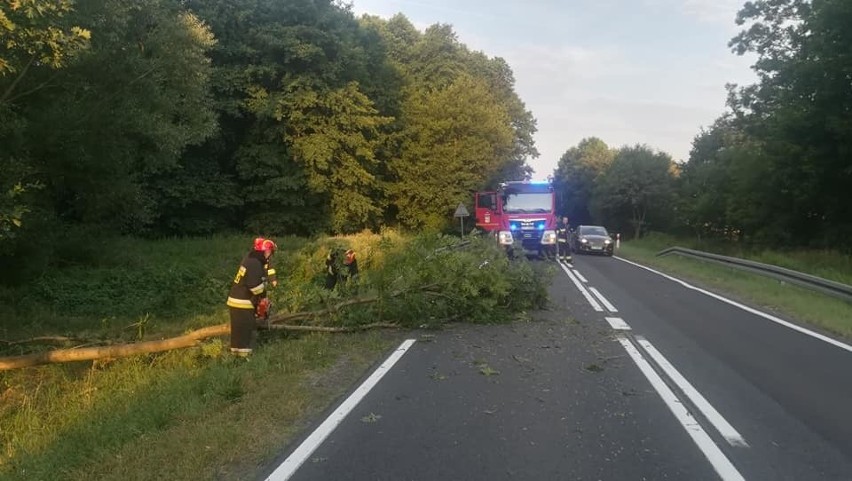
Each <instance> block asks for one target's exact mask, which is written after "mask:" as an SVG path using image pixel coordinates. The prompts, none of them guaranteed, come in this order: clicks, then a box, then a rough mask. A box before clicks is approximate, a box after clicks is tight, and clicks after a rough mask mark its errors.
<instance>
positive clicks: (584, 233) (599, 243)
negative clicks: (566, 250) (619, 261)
mask: <svg viewBox="0 0 852 481" xmlns="http://www.w3.org/2000/svg"><path fill="white" fill-rule="evenodd" d="M572 240H573V242H572V245H573V246H572V247H573V249H574V252H584V253H585V252H590V253H596V254H597V253H600V254H605V255H608V256H611V255H612V249H613V241H612V237H610V236H609V233H608V232H607V231H606V229H604V228H603V227H601V226H599V225H581V226H578V227H577V228H576V229H575V230H574V238H573V239H572Z"/></svg>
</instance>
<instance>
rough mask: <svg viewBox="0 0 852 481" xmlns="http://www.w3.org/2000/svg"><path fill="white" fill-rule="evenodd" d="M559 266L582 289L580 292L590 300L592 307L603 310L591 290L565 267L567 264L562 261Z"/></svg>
mask: <svg viewBox="0 0 852 481" xmlns="http://www.w3.org/2000/svg"><path fill="white" fill-rule="evenodd" d="M559 267H561V268H562V270H563V271H565V273H566V274H568V277H569V278H570V279H571V282H573V283H574V285H575V286H577V289H578V290H579V291H580V293H581V294H583V296H584V297H585V298H586V300H587V301H589V304H591V305H592V309H594V310H595V311H597V312H603V307H601V305H600V304H598V301H596V300H595V298H594V297H592V295H591V294H589V291H587V290H586V288H585V287H583V284H581V283H580V281H579V280H577V278H576V277H574V274H572V273H571V270H570V269H568V268H567V267H565V264H563V263H561V262H559Z"/></svg>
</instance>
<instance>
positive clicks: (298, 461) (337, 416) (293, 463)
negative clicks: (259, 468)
mask: <svg viewBox="0 0 852 481" xmlns="http://www.w3.org/2000/svg"><path fill="white" fill-rule="evenodd" d="M414 342H415V339H408V340H406V341H405V342H403V343H402V344H401V345H400V346H399V347H398V348H397V349H396V351H394V353H393V354H391V355H390V357H388V358H387V360H386V361H385V362H383V363H382V365H381V366H379V367H377V368H376V370H375V371H373V374H371V375H370V377H368V378H367V380H365V381H364V382H363V383H361V385H360V386H358V389H356V390H355V392H353V393H352V394H350V395H349V397H348V398H346V400H345V401H343V404H341V405H340V407H338V408H337V409H336V410H335V411H334V412H333V413H331V415H330V416H328V418H326V420H325V421H323V423H322V424H320V426H319V427H318V428H317V429H316V430H315V431H314V432H313V433H311V435H310V436H308V438H307V439H305V440H304V441H303V442H302V444H300V445H299V447H298V448H296V450H295V451H293V453H292V454H291V455H290V456H288V457H287V459H285V460H284V462H283V463H281V466H278V468H277V469H276V470H275V471H274V472H273V473H272V474H270V475H269V477H268V478H266V481H286V480H287V479H290V477H291V476H293V474H295V473H296V470H297V469H299V466H301V465H302V463H304V462H305V460H306V459H308V457H309V456H310V455H311V454H313V452H314V451H315V450H316V449H317V448H318V447H319V446H320V444H322V442H323V441H325V439H326V438H327V437H328V435H329V434H331V433H332V431H334V429H335V428H336V427H337V426H338V425H339V424H340V423H341V422H342V421H343V419H344V418H346V415H347V414H349V412H350V411H352V409H354V408H355V406H357V405H358V403H359V402H361V400H362V399H364V396H366V395H367V393H368V392H370V389H372V388H373V387H374V386H375V385H376V384H377V383H378V382H379V380H381V379H382V377H383V376H384V375H385V374H387V373H388V371H390V368H392V367H393V365H394V364H396V362H397V361H399V360H400V358H402V356H403V354H405V353H406V351H408V349H409V348H410V347H411V346H412V345H413V344H414Z"/></svg>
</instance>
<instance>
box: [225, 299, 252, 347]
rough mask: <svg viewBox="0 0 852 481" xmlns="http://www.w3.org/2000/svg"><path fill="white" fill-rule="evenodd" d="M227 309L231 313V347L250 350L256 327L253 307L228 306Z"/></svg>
mask: <svg viewBox="0 0 852 481" xmlns="http://www.w3.org/2000/svg"><path fill="white" fill-rule="evenodd" d="M228 310H229V311H230V314H231V349H248V350H251V348H252V344H253V343H254V333H255V330H256V329H257V322H256V321H255V319H254V309H237V308H234V307H229V308H228Z"/></svg>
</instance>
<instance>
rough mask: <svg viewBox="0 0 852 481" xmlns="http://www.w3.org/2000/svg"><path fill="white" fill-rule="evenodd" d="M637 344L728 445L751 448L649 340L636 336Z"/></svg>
mask: <svg viewBox="0 0 852 481" xmlns="http://www.w3.org/2000/svg"><path fill="white" fill-rule="evenodd" d="M636 342H638V343H639V345H640V346H642V349H644V350H645V352H647V353H648V355H650V356H651V359H653V360H654V362H656V363H657V365H658V366H660V368H661V369H662V370H663V372H664V373H666V376H668V377H669V378H670V379H671V380H672V381H674V383H675V384H677V387H679V388H680V390H681V391H683V393H684V394H686V397H688V398H689V400H690V401H692V404H695V407H697V408H698V410H699V411H701V413H702V414H703V415H704V417H706V418H707V420H708V421H710V424H712V425H713V427H715V428H716V430H717V431H719V434H721V435H722V437H723V438H725V441H727V442H728V444H730V445H731V446H737V447H743V448H747V447H749V445H748V443H747V442H746V440H745V439H743V437H742V435H741V434H740V433H739V432H738V431H737V430H736V429H734V427H733V426H731V424H730V423H729V422H728V421H727V420H726V419H725V418H724V417H722V415H721V414H719V411H717V410H716V408H714V407H713V406H712V405H711V404H710V403H709V402H708V401H707V399H705V398H704V396H703V395H701V393H700V392H698V390H697V389H695V387H693V386H692V384H690V382H689V381H687V380H686V378H685V377H683V376H682V375H681V374H680V372H678V370H677V369H675V367H674V366H672V364H671V363H670V362H669V361H668V359H666V358H665V356H663V355H662V353H660V351H658V350H657V348H655V347H654V346H653V345H652V344H651V343H650V342H648V340H647V339H645V338H644V337H641V336H636Z"/></svg>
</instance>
